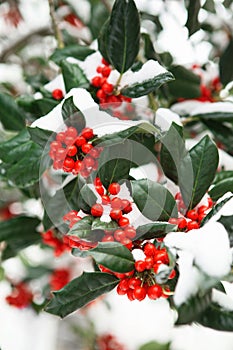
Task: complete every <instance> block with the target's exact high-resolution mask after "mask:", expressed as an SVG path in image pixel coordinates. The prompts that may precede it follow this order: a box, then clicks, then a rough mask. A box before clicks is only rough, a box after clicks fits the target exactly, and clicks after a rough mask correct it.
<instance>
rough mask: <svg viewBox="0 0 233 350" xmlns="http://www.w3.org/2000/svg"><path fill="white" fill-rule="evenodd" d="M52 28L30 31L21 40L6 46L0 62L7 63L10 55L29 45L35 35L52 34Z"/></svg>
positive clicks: (0, 56)
mask: <svg viewBox="0 0 233 350" xmlns="http://www.w3.org/2000/svg"><path fill="white" fill-rule="evenodd" d="M51 34H52V33H51V30H50V29H49V28H47V27H44V28H39V29H37V30H35V31H34V32H30V33H28V34H27V35H25V36H24V37H22V38H20V39H19V40H17V41H15V42H14V43H13V44H12V45H10V46H8V47H6V48H5V49H3V50H2V53H1V55H0V62H1V63H5V62H6V60H7V59H8V57H9V56H11V55H12V54H14V53H15V52H17V51H18V50H20V49H22V48H23V47H24V46H25V45H27V44H28V43H29V42H30V41H31V40H32V39H33V38H34V37H35V36H38V35H40V36H44V35H51Z"/></svg>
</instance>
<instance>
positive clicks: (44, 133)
mask: <svg viewBox="0 0 233 350" xmlns="http://www.w3.org/2000/svg"><path fill="white" fill-rule="evenodd" d="M27 130H28V132H29V134H30V135H31V139H32V141H34V142H35V143H36V144H37V145H39V146H41V147H43V148H45V147H46V145H47V144H48V141H49V139H50V138H51V136H52V134H53V132H52V131H50V130H44V129H40V128H38V127H36V128H30V127H28V128H27Z"/></svg>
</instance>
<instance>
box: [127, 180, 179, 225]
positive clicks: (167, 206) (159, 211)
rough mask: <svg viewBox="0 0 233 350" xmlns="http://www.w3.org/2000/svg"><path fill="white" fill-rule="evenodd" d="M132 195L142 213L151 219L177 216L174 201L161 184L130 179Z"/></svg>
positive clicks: (164, 219) (167, 218) (161, 219)
mask: <svg viewBox="0 0 233 350" xmlns="http://www.w3.org/2000/svg"><path fill="white" fill-rule="evenodd" d="M131 185H132V197H133V199H134V202H135V204H136V205H137V207H138V208H139V210H140V211H141V212H142V214H143V215H144V216H145V217H147V218H148V219H150V220H153V221H156V220H158V221H166V220H169V218H170V217H171V216H172V217H177V214H178V212H177V206H176V201H175V199H174V198H173V196H172V194H171V193H170V192H169V191H168V190H167V189H166V188H165V187H164V186H162V185H160V184H158V183H156V182H154V181H151V180H146V179H142V180H135V181H131Z"/></svg>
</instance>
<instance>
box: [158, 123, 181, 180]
mask: <svg viewBox="0 0 233 350" xmlns="http://www.w3.org/2000/svg"><path fill="white" fill-rule="evenodd" d="M161 143H162V147H161V152H160V162H161V165H162V168H163V171H164V173H165V175H166V176H167V177H168V178H169V179H171V180H172V181H174V182H175V183H176V184H178V182H179V178H180V177H181V176H182V175H183V173H181V172H180V163H181V161H182V160H183V159H184V157H185V156H186V155H187V151H186V148H185V142H184V139H183V128H182V127H181V126H179V125H177V124H175V123H174V122H173V123H172V125H171V126H170V128H169V130H168V132H167V133H166V134H165V136H164V137H163V138H162V139H161Z"/></svg>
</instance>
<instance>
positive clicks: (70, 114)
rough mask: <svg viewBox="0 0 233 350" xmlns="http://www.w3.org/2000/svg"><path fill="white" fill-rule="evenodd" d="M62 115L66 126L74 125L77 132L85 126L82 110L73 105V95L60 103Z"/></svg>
mask: <svg viewBox="0 0 233 350" xmlns="http://www.w3.org/2000/svg"><path fill="white" fill-rule="evenodd" d="M62 117H63V119H64V122H65V124H66V125H67V126H73V127H75V128H76V129H77V130H78V132H81V131H82V129H84V128H85V126H86V120H85V117H84V115H83V114H82V112H81V111H80V110H79V109H78V108H77V107H76V106H75V104H74V101H73V96H71V97H69V98H67V99H66V100H65V101H64V103H63V105H62Z"/></svg>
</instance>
